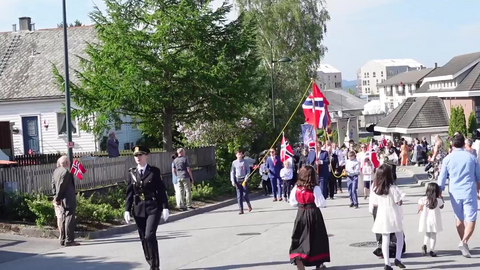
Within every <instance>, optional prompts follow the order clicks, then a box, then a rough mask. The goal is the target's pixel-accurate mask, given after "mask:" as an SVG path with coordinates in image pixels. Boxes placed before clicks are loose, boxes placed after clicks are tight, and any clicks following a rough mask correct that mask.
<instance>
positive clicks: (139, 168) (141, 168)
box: [137, 164, 148, 175]
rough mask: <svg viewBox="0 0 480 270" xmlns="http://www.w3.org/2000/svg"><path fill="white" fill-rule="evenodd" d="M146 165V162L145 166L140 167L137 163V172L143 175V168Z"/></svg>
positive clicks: (145, 167)
mask: <svg viewBox="0 0 480 270" xmlns="http://www.w3.org/2000/svg"><path fill="white" fill-rule="evenodd" d="M147 166H148V164H146V165H145V166H143V167H141V166H140V164H138V165H137V170H138V173H140V175H143V174H144V173H145V170H146V169H147Z"/></svg>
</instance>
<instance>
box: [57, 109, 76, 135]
mask: <svg viewBox="0 0 480 270" xmlns="http://www.w3.org/2000/svg"><path fill="white" fill-rule="evenodd" d="M71 123H72V134H78V126H77V121H76V119H75V118H72V119H71ZM57 131H58V135H63V134H67V117H66V115H65V113H57Z"/></svg>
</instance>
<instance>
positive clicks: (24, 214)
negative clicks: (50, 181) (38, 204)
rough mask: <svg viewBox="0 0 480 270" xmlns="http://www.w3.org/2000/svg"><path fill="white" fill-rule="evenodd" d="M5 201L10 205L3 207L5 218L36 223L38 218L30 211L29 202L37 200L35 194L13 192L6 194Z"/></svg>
mask: <svg viewBox="0 0 480 270" xmlns="http://www.w3.org/2000/svg"><path fill="white" fill-rule="evenodd" d="M5 199H6V200H7V202H8V204H6V205H4V206H3V209H4V211H3V213H5V218H7V219H10V220H19V221H23V222H27V221H34V220H35V218H36V216H35V214H34V213H33V212H32V211H31V210H30V207H29V206H28V203H27V200H35V196H34V195H33V194H28V193H21V192H18V191H17V192H13V193H6V194H5Z"/></svg>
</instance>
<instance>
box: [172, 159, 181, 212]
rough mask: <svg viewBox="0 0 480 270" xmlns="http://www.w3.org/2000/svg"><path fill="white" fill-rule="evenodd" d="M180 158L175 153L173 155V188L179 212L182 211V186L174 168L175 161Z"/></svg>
mask: <svg viewBox="0 0 480 270" xmlns="http://www.w3.org/2000/svg"><path fill="white" fill-rule="evenodd" d="M177 157H178V154H177V153H175V154H173V155H172V184H173V188H174V189H175V202H176V203H177V208H178V209H179V210H182V209H181V207H180V206H181V201H182V200H181V198H182V193H181V192H180V185H179V184H178V178H177V176H176V175H175V172H174V168H175V163H174V161H175V159H176V158H177Z"/></svg>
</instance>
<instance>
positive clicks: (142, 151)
mask: <svg viewBox="0 0 480 270" xmlns="http://www.w3.org/2000/svg"><path fill="white" fill-rule="evenodd" d="M132 152H133V155H147V154H150V149H148V147H145V146H141V145H137V146H135V147H133V149H132Z"/></svg>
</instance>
